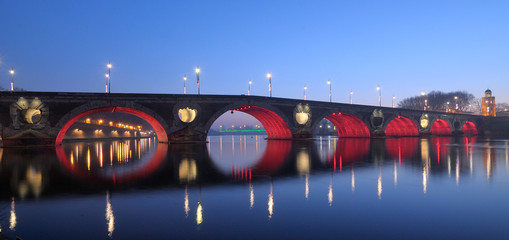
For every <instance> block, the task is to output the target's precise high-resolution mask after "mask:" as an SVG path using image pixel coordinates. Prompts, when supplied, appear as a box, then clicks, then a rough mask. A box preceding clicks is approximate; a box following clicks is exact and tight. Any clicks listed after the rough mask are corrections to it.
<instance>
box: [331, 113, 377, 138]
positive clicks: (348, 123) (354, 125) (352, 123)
mask: <svg viewBox="0 0 509 240" xmlns="http://www.w3.org/2000/svg"><path fill="white" fill-rule="evenodd" d="M325 119H327V120H329V121H330V122H332V124H334V127H336V130H337V131H338V137H370V136H371V134H370V131H369V128H368V126H367V125H366V123H364V121H362V120H361V119H360V118H359V117H357V116H355V115H354V114H351V113H345V112H338V113H332V114H330V115H328V116H326V117H325Z"/></svg>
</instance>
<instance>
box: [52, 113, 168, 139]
mask: <svg viewBox="0 0 509 240" xmlns="http://www.w3.org/2000/svg"><path fill="white" fill-rule="evenodd" d="M97 112H123V113H129V114H132V115H135V116H137V117H139V118H141V119H143V120H145V121H147V122H148V123H149V124H150V126H152V128H153V129H154V131H155V132H156V135H157V139H158V140H159V142H168V135H167V134H166V131H165V130H164V127H163V126H162V125H161V123H159V121H157V120H156V119H155V118H154V117H152V116H151V115H149V114H147V113H144V112H142V111H140V110H136V109H132V108H127V107H99V108H94V109H89V110H86V111H84V112H82V113H79V114H76V115H75V116H74V117H72V118H71V119H70V120H69V121H67V122H66V123H65V124H64V125H63V127H62V128H61V129H60V131H59V132H58V135H57V138H56V141H55V144H56V145H60V144H62V140H63V139H64V135H65V133H66V132H67V130H69V127H71V125H72V124H73V123H75V122H76V121H78V120H79V119H80V118H82V117H84V116H87V115H89V114H92V113H97Z"/></svg>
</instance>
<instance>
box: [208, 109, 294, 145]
mask: <svg viewBox="0 0 509 240" xmlns="http://www.w3.org/2000/svg"><path fill="white" fill-rule="evenodd" d="M235 111H239V112H244V113H247V114H249V115H251V116H253V117H254V118H256V119H257V120H258V121H259V122H260V123H261V124H262V125H263V127H264V128H265V131H266V132H267V138H268V139H291V138H292V131H291V130H290V127H289V126H291V125H290V124H289V121H288V119H287V118H286V116H285V115H284V114H283V113H282V112H281V111H279V109H277V108H274V107H271V106H269V105H266V104H258V103H249V104H230V105H228V106H226V107H224V108H222V109H220V110H219V111H217V112H215V113H214V114H213V115H212V116H211V117H210V119H209V120H208V121H207V123H206V125H205V129H207V131H208V129H210V128H211V126H212V124H213V123H214V122H215V121H216V120H217V119H218V118H219V117H220V116H221V115H223V114H224V113H226V112H232V113H233V112H235Z"/></svg>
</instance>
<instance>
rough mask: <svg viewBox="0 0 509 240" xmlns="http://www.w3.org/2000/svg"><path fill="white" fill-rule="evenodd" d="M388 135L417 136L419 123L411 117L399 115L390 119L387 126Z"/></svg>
mask: <svg viewBox="0 0 509 240" xmlns="http://www.w3.org/2000/svg"><path fill="white" fill-rule="evenodd" d="M385 135H386V136H397V137H415V136H419V130H418V129H417V125H416V124H415V123H414V121H412V120H411V119H410V118H407V117H403V116H397V117H395V118H393V119H392V120H390V121H389V123H388V124H387V127H386V128H385Z"/></svg>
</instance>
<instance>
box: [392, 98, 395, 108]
mask: <svg viewBox="0 0 509 240" xmlns="http://www.w3.org/2000/svg"><path fill="white" fill-rule="evenodd" d="M395 99H396V96H392V108H394V100H395Z"/></svg>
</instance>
